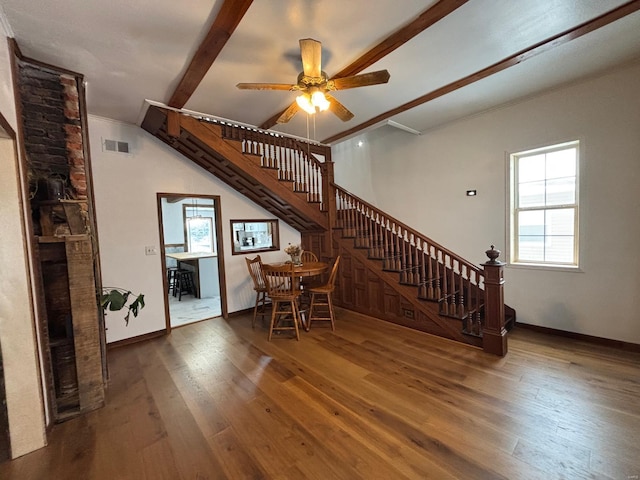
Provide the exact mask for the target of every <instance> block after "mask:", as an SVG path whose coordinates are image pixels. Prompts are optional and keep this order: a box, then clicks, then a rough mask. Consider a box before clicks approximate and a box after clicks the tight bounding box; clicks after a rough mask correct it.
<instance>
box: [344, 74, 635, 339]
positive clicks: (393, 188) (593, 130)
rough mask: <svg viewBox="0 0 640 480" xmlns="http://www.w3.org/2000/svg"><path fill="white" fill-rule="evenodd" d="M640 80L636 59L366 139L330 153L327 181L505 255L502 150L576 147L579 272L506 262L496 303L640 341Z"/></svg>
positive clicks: (470, 249)
mask: <svg viewBox="0 0 640 480" xmlns="http://www.w3.org/2000/svg"><path fill="white" fill-rule="evenodd" d="M638 79H640V64H638V63H635V64H632V65H628V66H627V67H626V68H623V69H620V70H617V71H615V72H612V73H610V74H608V75H606V76H601V77H598V78H592V79H590V80H588V81H584V82H582V83H579V84H574V85H571V86H567V87H565V88H562V89H558V90H554V91H551V92H547V93H546V94H544V95H540V96H537V97H535V98H530V99H527V100H525V101H522V102H520V103H517V104H512V105H508V106H505V107H503V108H500V109H495V110H492V111H489V112H486V113H484V114H481V115H478V116H474V117H470V118H467V119H463V120H461V121H458V122H455V123H452V124H449V125H446V126H444V127H442V128H440V129H436V130H432V131H429V132H426V133H424V134H423V135H421V136H418V137H416V136H412V135H410V134H407V133H405V132H402V131H400V130H398V131H394V130H393V129H390V128H384V129H380V130H377V131H372V132H369V133H367V134H364V135H362V136H361V137H359V138H355V139H353V140H350V148H343V149H342V150H339V151H338V150H337V149H336V151H334V154H333V159H334V161H335V162H336V168H335V170H336V182H337V183H338V184H339V185H340V186H343V187H344V188H346V189H347V190H352V191H353V192H354V193H356V194H359V192H360V191H365V192H366V189H367V186H366V184H363V178H366V177H367V176H368V175H370V177H371V184H372V190H373V192H374V194H373V198H372V199H369V198H367V197H366V196H365V197H364V200H367V201H370V203H374V204H375V205H377V206H378V207H380V208H382V209H383V210H384V211H386V212H388V213H389V214H391V215H393V216H395V217H397V218H398V219H399V220H401V221H403V222H405V223H407V224H408V225H411V226H412V227H414V228H416V229H417V230H418V231H421V232H423V233H424V234H426V235H428V236H429V237H431V238H432V239H433V240H435V241H436V242H438V243H441V244H443V245H444V246H446V247H447V248H450V249H451V250H453V251H455V252H457V253H459V254H460V255H462V256H463V257H465V258H467V259H468V260H470V261H472V262H474V263H476V264H477V263H481V262H483V261H484V260H485V259H486V258H485V257H484V253H483V252H484V250H486V249H487V248H488V247H489V245H490V244H492V243H494V244H495V245H496V248H498V249H500V250H503V251H505V244H506V242H507V240H506V238H507V237H506V211H507V208H508V207H507V200H506V187H507V181H508V177H507V169H506V166H507V156H508V153H513V152H517V151H522V150H526V149H529V148H534V147H540V146H544V145H551V144H555V143H559V142H563V141H567V140H575V139H578V140H580V141H581V153H582V166H583V170H582V172H581V177H582V178H581V188H582V190H581V207H580V222H581V231H580V235H581V237H580V247H581V260H582V261H581V267H582V268H581V270H582V271H581V272H579V273H568V272H558V271H548V270H534V269H523V268H516V267H507V269H506V273H505V279H506V288H505V294H506V302H507V303H508V304H509V305H511V306H513V307H514V308H516V310H517V313H518V319H519V321H521V322H524V323H530V324H535V325H541V326H545V327H550V328H556V329H560V330H566V331H571V332H578V333H582V334H587V335H594V336H598V337H603V338H610V339H615V340H623V341H627V342H633V343H640V314H639V313H638V308H637V296H638V292H639V291H640V255H638V242H639V240H638V239H639V238H640V214H639V213H638V212H640V188H639V187H638V185H639V184H640V130H639V125H640V94H639V93H638V85H639V83H638ZM359 140H363V141H364V142H365V145H367V152H368V165H367V164H366V163H365V162H362V160H361V158H360V157H361V155H362V150H357V147H356V142H357V141H359ZM353 158H356V159H357V162H358V165H359V167H358V169H350V168H348V167H346V166H345V165H344V164H349V162H352V161H353ZM360 166H363V167H364V168H367V167H368V170H369V172H368V173H367V172H365V174H364V175H363V174H362V172H359V171H358V170H359V168H360ZM469 189H477V190H478V196H477V197H467V196H465V192H466V190H469ZM503 258H504V257H503Z"/></svg>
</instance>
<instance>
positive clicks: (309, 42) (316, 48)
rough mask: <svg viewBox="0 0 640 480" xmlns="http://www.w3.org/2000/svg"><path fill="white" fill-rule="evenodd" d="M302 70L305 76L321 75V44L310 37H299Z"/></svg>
mask: <svg viewBox="0 0 640 480" xmlns="http://www.w3.org/2000/svg"><path fill="white" fill-rule="evenodd" d="M300 55H301V56H302V71H303V73H304V74H305V76H307V77H320V76H321V75H322V44H321V43H320V42H319V41H317V40H314V39H312V38H302V39H300Z"/></svg>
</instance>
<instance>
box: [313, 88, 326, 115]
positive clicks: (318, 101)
mask: <svg viewBox="0 0 640 480" xmlns="http://www.w3.org/2000/svg"><path fill="white" fill-rule="evenodd" d="M311 105H313V106H314V107H315V108H317V109H318V110H320V111H321V112H324V111H325V110H327V109H328V108H329V100H327V97H325V96H324V93H322V92H321V91H320V90H316V91H315V92H313V93H312V94H311Z"/></svg>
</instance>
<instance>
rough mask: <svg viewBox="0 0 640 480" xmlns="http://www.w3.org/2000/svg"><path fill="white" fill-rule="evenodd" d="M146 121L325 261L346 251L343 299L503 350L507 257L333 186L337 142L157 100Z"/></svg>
mask: <svg viewBox="0 0 640 480" xmlns="http://www.w3.org/2000/svg"><path fill="white" fill-rule="evenodd" d="M142 128H143V129H145V130H146V131H148V132H149V133H151V134H152V135H154V136H156V137H157V138H159V139H161V140H162V141H163V142H165V143H166V144H167V145H170V146H171V147H172V148H174V149H175V150H177V151H178V152H180V153H182V154H183V155H184V156H185V157H187V158H189V159H190V160H192V161H193V162H194V163H196V164H198V165H199V166H201V167H202V168H204V169H206V170H207V171H209V172H211V173H212V174H214V175H215V176H216V177H218V178H220V179H221V180H223V181H224V182H226V183H227V184H229V185H230V186H231V187H233V188H234V189H236V190H238V191H239V192H241V193H243V194H244V195H245V196H247V197H248V198H249V199H251V200H252V201H254V202H255V203H257V204H258V205H260V206H262V207H263V208H265V209H266V210H267V211H269V212H270V213H272V214H273V215H275V216H276V217H278V218H280V219H281V220H283V221H284V222H286V223H288V224H289V225H291V226H292V227H294V228H296V229H297V230H298V231H300V232H301V237H302V243H303V245H304V246H305V248H306V249H308V250H312V251H313V252H314V253H316V254H317V255H318V256H319V257H320V258H323V259H326V260H328V259H331V258H334V257H335V256H336V255H341V256H342V260H341V267H340V274H339V276H338V279H337V282H336V293H335V303H336V304H337V305H339V306H342V307H344V308H348V309H351V310H355V311H358V312H361V313H364V314H366V315H370V316H373V317H377V318H381V319H384V320H387V321H391V322H394V323H398V324H401V325H405V326H407V327H410V328H414V329H417V330H421V331H425V332H428V333H431V334H435V335H438V336H442V337H445V338H449V339H452V340H455V341H458V342H463V343H467V344H471V345H475V346H478V347H482V348H484V350H485V351H490V352H491V353H496V354H499V355H504V354H505V353H506V330H508V329H510V328H511V327H513V325H514V324H515V319H516V315H515V311H514V310H513V309H512V308H510V307H508V306H506V305H504V301H503V299H502V298H503V297H502V295H503V293H502V284H503V283H504V281H503V279H502V273H503V272H502V269H503V264H501V263H500V262H491V261H488V262H487V263H485V264H483V268H479V267H477V266H475V265H473V264H472V263H470V262H468V261H466V260H464V259H463V258H461V257H460V256H458V255H456V254H454V253H453V252H451V251H449V250H447V249H446V248H444V247H442V246H441V245H438V244H437V243H435V242H433V241H431V240H430V239H429V238H428V237H426V236H424V235H422V234H421V233H419V232H417V231H415V230H413V229H412V228H410V227H408V226H407V225H404V224H403V223H401V222H400V221H398V220H396V219H394V218H392V217H390V216H389V215H387V214H385V213H384V212H382V211H381V210H379V209H377V208H376V207H374V206H373V205H370V204H368V203H367V202H365V201H364V200H362V199H360V198H358V197H356V196H355V195H353V194H350V193H349V192H347V191H346V190H344V189H342V188H341V187H339V186H338V185H335V184H334V183H333V163H332V162H331V150H330V147H328V146H326V145H320V144H313V143H307V142H304V141H300V140H297V139H294V138H290V137H286V136H284V135H280V134H276V133H273V132H268V131H263V130H259V129H256V128H251V127H246V126H240V125H235V124H230V123H228V122H221V121H216V120H211V119H208V118H197V117H194V116H188V115H184V114H179V113H178V112H175V111H171V110H167V109H163V108H160V107H156V106H152V107H150V108H149V110H148V111H147V115H146V117H145V119H144V121H143V123H142Z"/></svg>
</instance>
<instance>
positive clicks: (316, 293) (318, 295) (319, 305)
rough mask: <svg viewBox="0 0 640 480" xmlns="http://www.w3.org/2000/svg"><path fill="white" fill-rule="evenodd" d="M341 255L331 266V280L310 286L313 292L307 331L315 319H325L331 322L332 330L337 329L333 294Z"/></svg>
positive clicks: (311, 292)
mask: <svg viewBox="0 0 640 480" xmlns="http://www.w3.org/2000/svg"><path fill="white" fill-rule="evenodd" d="M339 264H340V255H338V256H337V257H336V259H335V260H334V262H333V267H332V268H331V274H330V275H329V280H328V281H327V283H325V284H324V285H320V286H318V287H311V288H309V293H310V294H311V307H310V308H309V319H308V320H307V328H306V329H307V331H309V329H311V322H312V321H313V320H323V321H329V322H331V330H332V331H335V329H336V327H335V313H334V310H333V301H332V300H331V295H332V293H333V291H334V290H335V283H336V277H337V276H338V265H339ZM325 307H326V308H325Z"/></svg>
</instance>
